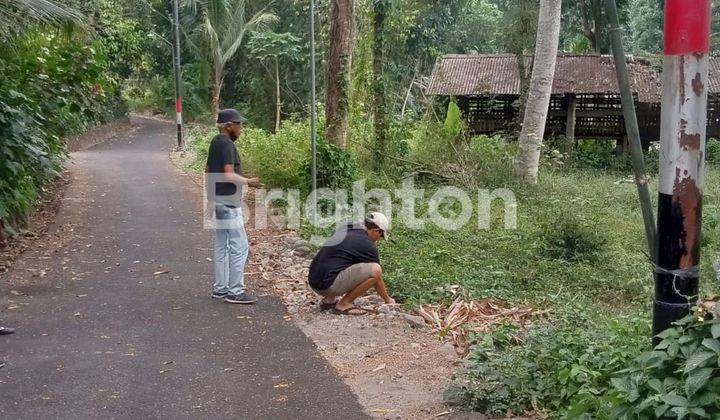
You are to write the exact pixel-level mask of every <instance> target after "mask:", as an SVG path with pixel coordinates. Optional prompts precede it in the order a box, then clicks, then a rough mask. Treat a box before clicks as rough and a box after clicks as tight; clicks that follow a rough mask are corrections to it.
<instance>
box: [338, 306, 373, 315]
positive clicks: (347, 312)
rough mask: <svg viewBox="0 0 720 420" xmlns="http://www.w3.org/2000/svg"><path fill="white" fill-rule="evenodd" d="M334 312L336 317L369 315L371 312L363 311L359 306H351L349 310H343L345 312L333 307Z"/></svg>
mask: <svg viewBox="0 0 720 420" xmlns="http://www.w3.org/2000/svg"><path fill="white" fill-rule="evenodd" d="M353 311H355V312H353ZM332 312H333V313H334V314H335V315H352V316H360V315H365V314H368V313H369V312H370V311H368V310H367V309H363V308H361V307H359V306H351V307H349V308H347V309H343V310H340V309H337V308H335V307H333V308H332Z"/></svg>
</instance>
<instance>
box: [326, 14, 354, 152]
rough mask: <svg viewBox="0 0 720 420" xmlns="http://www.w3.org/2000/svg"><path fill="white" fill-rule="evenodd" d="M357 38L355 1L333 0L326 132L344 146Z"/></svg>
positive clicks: (335, 142)
mask: <svg viewBox="0 0 720 420" xmlns="http://www.w3.org/2000/svg"><path fill="white" fill-rule="evenodd" d="M354 37H355V21H354V13H353V0H332V17H331V20H330V51H329V53H328V69H327V88H326V89H325V92H326V94H325V135H326V136H327V139H328V141H329V142H330V143H332V144H334V145H336V146H339V147H342V148H345V144H346V141H347V130H348V113H349V108H350V101H349V98H348V94H349V92H350V69H351V68H352V55H353V48H354Z"/></svg>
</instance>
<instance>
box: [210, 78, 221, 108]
mask: <svg viewBox="0 0 720 420" xmlns="http://www.w3.org/2000/svg"><path fill="white" fill-rule="evenodd" d="M222 87H223V77H222V76H218V75H216V76H215V77H214V78H213V81H212V86H211V88H210V94H211V98H210V101H211V103H210V105H211V107H212V111H213V118H214V117H216V116H217V114H218V111H220V91H222Z"/></svg>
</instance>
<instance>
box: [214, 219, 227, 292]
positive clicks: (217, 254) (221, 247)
mask: <svg viewBox="0 0 720 420" xmlns="http://www.w3.org/2000/svg"><path fill="white" fill-rule="evenodd" d="M229 236H230V231H229V230H228V229H216V230H215V247H214V258H213V265H214V266H215V285H214V286H213V293H214V294H217V295H218V297H220V295H223V294H226V293H227V292H228V279H229V275H230V258H229V250H228V240H229Z"/></svg>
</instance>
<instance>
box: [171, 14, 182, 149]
mask: <svg viewBox="0 0 720 420" xmlns="http://www.w3.org/2000/svg"><path fill="white" fill-rule="evenodd" d="M173 20H174V22H173V23H174V25H173V30H174V31H173V32H174V36H173V58H174V60H173V68H174V70H175V123H176V124H177V143H178V148H182V147H183V131H182V80H181V76H180V73H181V68H180V16H179V12H178V0H173Z"/></svg>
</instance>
